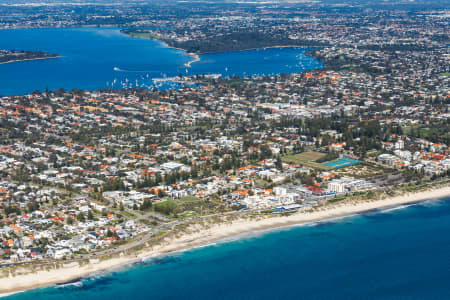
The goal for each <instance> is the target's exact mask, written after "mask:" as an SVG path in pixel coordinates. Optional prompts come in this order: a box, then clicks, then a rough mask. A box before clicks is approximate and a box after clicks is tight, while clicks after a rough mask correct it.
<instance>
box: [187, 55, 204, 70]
mask: <svg viewBox="0 0 450 300" xmlns="http://www.w3.org/2000/svg"><path fill="white" fill-rule="evenodd" d="M188 55H190V56H192V58H193V59H192V60H190V61H188V62H187V63H185V64H184V66H185V67H187V68H190V67H191V65H192V64H193V63H196V62H198V61H200V56H199V55H198V54H195V53H188Z"/></svg>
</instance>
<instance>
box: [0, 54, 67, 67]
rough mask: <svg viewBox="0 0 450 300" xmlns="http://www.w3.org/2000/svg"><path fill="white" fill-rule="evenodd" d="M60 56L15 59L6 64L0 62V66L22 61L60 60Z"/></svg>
mask: <svg viewBox="0 0 450 300" xmlns="http://www.w3.org/2000/svg"><path fill="white" fill-rule="evenodd" d="M60 57H61V56H59V55H58V56H50V57H38V58H27V59H17V60H10V61H7V62H0V65H6V64H12V63H17V62H22V61H31V60H46V59H53V58H60Z"/></svg>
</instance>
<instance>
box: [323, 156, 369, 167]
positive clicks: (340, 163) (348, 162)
mask: <svg viewBox="0 0 450 300" xmlns="http://www.w3.org/2000/svg"><path fill="white" fill-rule="evenodd" d="M360 163H361V161H359V160H356V159H351V158H346V157H342V158H338V159H336V160H333V161H329V162H326V163H323V164H322V165H325V166H327V167H331V168H333V169H337V168H343V167H348V166H352V165H357V164H360Z"/></svg>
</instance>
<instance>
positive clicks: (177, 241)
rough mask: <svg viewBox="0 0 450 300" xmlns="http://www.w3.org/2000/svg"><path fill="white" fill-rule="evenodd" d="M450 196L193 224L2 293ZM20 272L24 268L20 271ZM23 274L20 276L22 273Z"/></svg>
mask: <svg viewBox="0 0 450 300" xmlns="http://www.w3.org/2000/svg"><path fill="white" fill-rule="evenodd" d="M448 196H450V186H444V187H440V188H437V189H435V190H427V191H421V192H416V193H407V194H404V195H400V196H395V197H391V198H386V199H382V200H369V201H356V200H353V201H348V202H343V203H336V204H331V205H330V206H325V207H320V208H319V209H318V210H316V211H311V212H297V213H294V214H292V215H289V216H280V215H276V216H271V217H261V218H259V219H256V220H253V219H249V218H247V219H243V218H241V219H237V220H232V221H229V222H221V223H218V224H213V225H211V226H210V227H207V228H205V227H203V226H200V225H198V224H193V225H190V226H189V227H188V228H187V229H188V230H189V232H187V233H183V234H182V235H180V236H175V237H170V238H164V239H163V242H162V244H160V245H155V246H151V247H147V248H144V249H143V250H142V251H141V252H139V253H136V254H135V255H123V256H121V257H117V258H111V259H108V260H103V261H97V262H95V261H94V262H92V261H91V262H90V263H88V264H86V265H82V266H80V265H79V264H78V263H77V262H66V263H64V261H61V264H63V267H61V268H58V269H50V268H48V269H46V270H39V271H36V272H32V273H27V274H20V273H19V272H16V274H17V275H16V276H14V277H11V276H9V277H1V278H0V280H1V282H2V284H1V286H0V294H8V293H14V292H20V291H23V290H28V289H34V288H38V287H43V286H48V285H52V284H56V283H61V282H68V281H71V280H75V279H78V278H81V277H84V276H87V275H89V274H93V273H98V272H102V271H105V270H113V269H115V268H118V267H122V266H126V265H129V264H133V263H136V262H140V261H142V260H143V259H146V258H152V257H157V256H161V255H165V254H169V253H174V252H178V251H186V250H188V249H192V248H193V247H198V246H202V245H206V244H209V243H211V242H217V241H221V240H224V239H227V238H230V237H235V236H239V235H242V234H246V233H253V232H264V231H272V230H277V229H281V228H285V227H291V226H298V225H304V224H307V223H312V222H318V221H324V220H328V219H333V218H340V217H346V216H351V215H354V214H358V213H364V212H370V211H372V210H378V209H383V208H391V207H392V208H394V207H398V206H401V205H405V204H414V203H417V202H420V201H425V200H432V199H437V198H442V197H448ZM17 271H20V268H19V269H18V270H17ZM18 273H19V274H18Z"/></svg>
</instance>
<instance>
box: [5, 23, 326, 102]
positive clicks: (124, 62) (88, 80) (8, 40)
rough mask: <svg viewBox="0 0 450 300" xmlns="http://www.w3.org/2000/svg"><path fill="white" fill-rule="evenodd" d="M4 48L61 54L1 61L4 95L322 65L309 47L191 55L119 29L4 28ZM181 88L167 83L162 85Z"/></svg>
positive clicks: (149, 85)
mask: <svg viewBox="0 0 450 300" xmlns="http://www.w3.org/2000/svg"><path fill="white" fill-rule="evenodd" d="M0 49H8V50H12V49H16V50H32V51H39V50H42V51H46V52H49V53H55V54H59V55H60V56H61V57H60V58H57V59H48V60H36V61H25V62H18V63H11V64H0V95H19V94H25V93H31V92H33V91H34V90H39V91H41V92H42V91H45V88H46V87H47V86H48V87H49V89H51V90H54V89H59V88H65V89H66V90H70V89H73V88H79V89H84V90H98V89H102V88H111V87H113V88H121V87H145V88H149V89H151V88H153V82H152V79H153V78H164V77H173V76H178V75H179V74H182V75H195V74H222V75H223V76H230V75H240V76H241V75H246V76H250V75H252V76H254V75H274V74H280V73H294V72H302V71H304V70H310V69H316V68H321V67H323V64H322V63H321V62H319V61H318V60H316V59H314V58H312V57H309V56H307V55H305V54H304V52H305V51H306V50H307V48H280V49H265V50H264V49H259V50H249V51H240V52H228V53H218V54H206V55H201V56H200V58H201V61H199V62H196V63H193V64H192V66H191V68H187V67H185V66H184V64H185V63H187V62H189V61H192V60H193V57H192V56H190V55H188V54H187V53H186V52H185V51H182V50H177V49H171V48H168V47H166V46H165V45H164V44H163V43H161V42H159V41H154V40H149V39H140V38H132V37H129V36H126V35H124V34H122V33H120V30H119V29H118V28H48V29H15V30H0ZM170 87H175V88H176V87H178V85H177V84H164V85H162V86H160V87H159V88H170Z"/></svg>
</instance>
